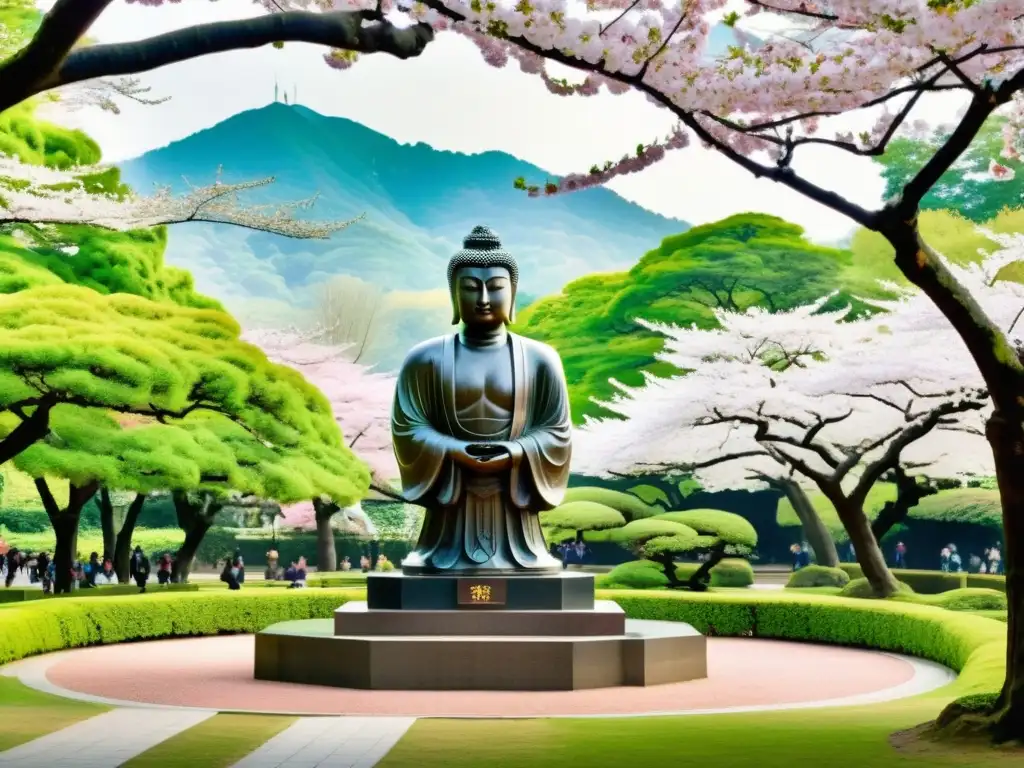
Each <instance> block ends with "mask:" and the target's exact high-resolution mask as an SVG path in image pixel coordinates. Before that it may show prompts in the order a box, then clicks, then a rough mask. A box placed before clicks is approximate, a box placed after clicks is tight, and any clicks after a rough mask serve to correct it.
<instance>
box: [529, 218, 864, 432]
mask: <svg viewBox="0 0 1024 768" xmlns="http://www.w3.org/2000/svg"><path fill="white" fill-rule="evenodd" d="M850 265H851V255H850V253H849V252H848V251H842V250H838V249H835V248H827V247H824V246H819V245H815V244H813V243H811V242H809V241H808V240H807V239H806V238H805V237H804V231H803V229H802V228H801V227H799V226H797V225H795V224H791V223H789V222H786V221H784V220H782V219H779V218H776V217H774V216H767V215H764V214H754V213H744V214H738V215H736V216H730V217H729V218H727V219H723V220H722V221H719V222H715V223H714V224H707V225H704V226H700V227H694V228H693V229H691V230H688V231H687V232H684V233H682V234H680V235H676V236H673V237H669V238H666V239H665V240H664V241H662V243H661V245H660V246H659V247H658V248H656V249H655V250H653V251H650V252H649V253H647V254H646V255H645V256H644V257H643V258H642V259H640V261H639V262H638V263H637V264H636V266H634V267H633V268H632V269H630V270H629V271H628V272H619V273H612V274H599V275H589V276H587V277H584V278H581V279H579V280H576V281H575V282H572V283H570V284H569V285H567V286H566V287H565V288H564V289H563V291H562V293H561V294H559V295H557V296H551V297H548V298H545V299H541V300H540V301H537V302H535V303H533V304H532V305H531V306H529V307H528V308H527V309H525V310H524V311H523V312H522V314H521V316H520V319H519V322H518V324H517V328H518V330H519V331H520V332H522V333H523V334H524V335H527V336H530V337H533V338H536V339H540V340H542V341H545V342H547V343H549V344H551V345H553V346H554V347H555V348H556V349H557V350H558V351H559V353H560V354H561V356H562V360H563V362H564V364H565V372H566V378H567V380H568V383H569V394H570V401H571V408H572V413H573V418H574V419H575V420H576V421H577V422H582V420H583V419H584V418H585V417H586V416H594V417H603V418H617V416H616V414H613V413H610V412H608V411H607V410H606V409H603V408H602V407H601V406H600V405H598V404H597V403H595V402H593V400H594V399H595V398H596V399H597V400H602V401H607V400H609V399H610V398H611V396H612V395H613V394H614V393H615V392H616V391H617V390H616V389H615V386H614V384H613V383H612V382H611V381H610V379H615V380H618V381H620V382H622V383H624V384H627V385H629V386H642V385H643V383H644V375H645V374H653V375H655V376H666V375H671V374H673V373H677V371H675V369H673V368H672V367H671V366H669V365H667V364H666V363H663V362H661V361H659V360H658V359H657V357H656V356H657V355H658V353H659V352H661V350H662V347H663V339H662V337H661V336H660V335H659V334H657V333H655V332H653V331H650V330H648V329H647V328H645V327H643V326H641V325H639V324H638V323H637V322H636V320H637V319H643V320H647V321H651V322H663V323H672V324H676V325H683V326H689V325H694V324H696V325H697V326H698V327H702V328H713V327H716V325H717V323H716V321H715V318H714V311H715V310H716V309H719V308H722V309H740V310H742V309H747V308H748V307H752V306H761V307H766V308H768V309H771V310H781V309H789V308H792V307H794V306H798V305H800V304H802V303H806V302H808V301H811V300H813V299H817V298H820V297H821V296H823V295H825V294H828V293H829V292H831V291H834V290H836V289H837V288H840V287H842V284H843V274H844V270H847V269H848V268H849V267H850ZM874 290H875V292H876V293H877V291H878V289H877V288H875V289H874ZM860 295H871V294H864V293H863V292H862V293H861V294H860ZM845 304H851V305H852V307H853V309H852V312H853V314H854V315H856V314H857V313H859V312H863V311H865V310H866V309H867V307H866V305H864V303H863V301H862V300H860V299H852V297H850V296H848V295H846V294H840V295H838V296H837V297H836V299H835V301H834V302H832V303H830V304H829V305H828V307H826V309H834V308H836V307H838V306H841V305H845Z"/></svg>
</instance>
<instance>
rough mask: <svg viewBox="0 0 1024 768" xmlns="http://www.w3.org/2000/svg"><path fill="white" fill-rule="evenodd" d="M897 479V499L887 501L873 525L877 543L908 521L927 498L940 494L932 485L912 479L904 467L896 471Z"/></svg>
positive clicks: (872, 529) (872, 531) (872, 528)
mask: <svg viewBox="0 0 1024 768" xmlns="http://www.w3.org/2000/svg"><path fill="white" fill-rule="evenodd" d="M894 474H895V479H896V499H895V500H894V501H887V502H885V505H884V506H883V507H882V509H881V511H880V512H879V513H878V517H876V518H875V522H873V523H872V524H871V533H873V534H874V536H875V540H876V541H881V540H882V539H883V538H884V537H885V534H887V533H888V532H889V531H891V530H892V529H893V527H895V526H896V525H899V524H900V523H902V522H903V521H904V520H906V519H907V514H908V513H909V512H910V510H912V509H913V508H914V507H916V506H917V505H918V504H919V503H920V502H921V499H923V498H924V497H925V496H931V495H932V494H934V493H938V488H936V487H934V486H932V485H922V484H921V483H919V482H917V478H914V477H910V476H909V475H908V474H907V473H906V472H904V471H903V468H902V467H897V468H896V469H895V470H894Z"/></svg>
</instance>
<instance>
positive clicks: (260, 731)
mask: <svg viewBox="0 0 1024 768" xmlns="http://www.w3.org/2000/svg"><path fill="white" fill-rule="evenodd" d="M295 720H296V718H294V717H285V716H279V715H214V716H213V717H211V718H210V719H209V720H204V721H203V722H201V723H199V725H195V726H192V727H191V728H189V729H188V730H187V731H182V732H181V733H179V734H178V735H177V736H173V737H171V738H170V739H168V740H167V741H164V742H162V743H160V744H157V745H156V746H155V747H153V748H152V749H149V750H146V751H145V752H143V753H142V754H141V755H137V756H136V757H133V758H132V759H131V760H129V761H128V762H127V763H124V765H122V766H121V768H169V767H172V766H179V765H180V766H183V767H184V766H203V768H227V766H230V765H234V764H235V763H237V762H238V761H239V760H241V759H242V758H243V757H245V756H246V755H248V754H249V753H250V752H254V751H255V750H256V749H258V748H259V747H261V746H263V745H264V744H265V743H266V742H268V741H269V740H270V739H272V738H273V737H274V736H276V735H277V734H279V733H280V732H281V731H283V730H284V729H285V728H287V727H288V726H289V725H291V724H292V723H294V722H295Z"/></svg>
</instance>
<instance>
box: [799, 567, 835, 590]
mask: <svg viewBox="0 0 1024 768" xmlns="http://www.w3.org/2000/svg"><path fill="white" fill-rule="evenodd" d="M849 583H850V576H849V574H847V573H846V571H844V570H843V569H842V568H829V567H828V566H826V565H808V566H805V567H804V568H801V569H800V570H799V571H793V575H792V576H790V577H789V582H788V583H787V584H786V588H787V589H805V588H809V587H845V586H846V585H847V584H849Z"/></svg>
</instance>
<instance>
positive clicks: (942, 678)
mask: <svg viewBox="0 0 1024 768" xmlns="http://www.w3.org/2000/svg"><path fill="white" fill-rule="evenodd" d="M75 650H81V649H75ZM75 650H69V651H61V652H57V653H52V654H47V655H45V656H38V657H34V658H31V659H24V660H22V661H19V662H15V663H13V664H10V665H8V666H6V667H5V668H3V669H2V670H0V673H2V674H4V675H6V676H9V677H17V678H18V679H19V680H20V681H21V682H22V683H24V684H25V685H27V686H29V687H30V688H34V689H35V690H38V691H41V692H44V693H50V694H53V695H56V696H61V697H64V698H68V699H74V700H78V701H86V702H92V703H96V704H103V705H106V706H111V707H123V708H136V709H140V708H142V709H166V710H195V711H204V712H205V711H211V710H210V709H209V708H207V707H187V706H175V705H168V704H154V703H147V702H138V701H126V700H120V699H112V698H105V697H101V696H95V695H92V694H87V693H80V692H78V691H72V690H69V689H66V688H63V687H61V686H58V685H56V684H54V683H52V682H51V681H50V680H49V679H48V678H47V674H46V673H47V671H48V670H49V669H50V668H51V667H52V666H54V665H55V664H57V663H59V662H60V661H61V660H62V659H63V658H64V656H65V655H67V654H71V653H74V652H75ZM874 653H878V654H880V655H884V656H888V657H890V658H894V659H898V660H900V661H903V662H904V663H906V664H908V665H909V666H911V667H912V669H913V676H912V677H911V679H910V680H908V681H906V682H904V683H901V684H899V685H896V686H892V687H890V688H883V689H879V690H877V691H871V692H868V693H862V694H857V695H853V696H844V697H840V698H832V699H823V700H819V701H800V702H789V703H784V704H760V705H748V706H735V707H722V708H715V709H691V710H682V711H679V710H676V711H651V712H625V713H599V714H594V713H583V714H539V715H505V716H501V715H493V714H488V715H420V716H419V717H420V718H431V719H433V718H437V719H459V720H461V719H469V720H472V719H541V718H609V717H612V718H618V717H665V716H673V717H680V716H689V715H721V714H733V713H741V712H775V711H783V710H794V709H812V708H813V709H817V708H824V707H852V706H861V705H866V704H876V703H880V702H886V701H895V700H898V699H904V698H909V697H911V696H916V695H919V694H923V693H928V692H930V691H933V690H936V689H938V688H941V687H942V686H944V685H947V684H949V683H951V682H952V681H954V680H955V679H956V673H955V672H953V670H951V669H948V668H947V667H944V666H942V665H940V664H937V663H935V662H932V661H926V660H923V659H918V658H914V657H910V656H904V655H902V654H895V653H888V652H884V651H874ZM217 711H221V712H228V713H238V714H279V715H288V716H296V717H332V716H335V715H330V714H325V713H319V712H318V713H310V712H306V711H301V710H298V711H286V710H274V711H268V710H264V709H241V708H227V709H220V710H217ZM365 716H369V717H374V716H381V717H384V716H386V715H365Z"/></svg>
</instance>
